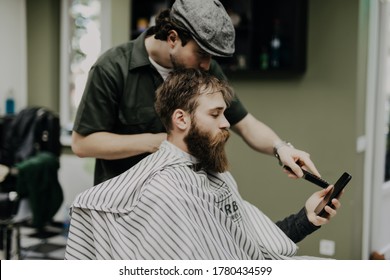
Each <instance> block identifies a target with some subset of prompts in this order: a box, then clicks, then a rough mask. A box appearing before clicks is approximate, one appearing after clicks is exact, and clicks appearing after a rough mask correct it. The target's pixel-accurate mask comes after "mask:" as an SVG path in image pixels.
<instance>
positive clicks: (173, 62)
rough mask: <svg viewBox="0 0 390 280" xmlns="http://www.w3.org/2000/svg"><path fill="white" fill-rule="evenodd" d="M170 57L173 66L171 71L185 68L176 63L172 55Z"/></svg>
mask: <svg viewBox="0 0 390 280" xmlns="http://www.w3.org/2000/svg"><path fill="white" fill-rule="evenodd" d="M170 56H171V62H172V65H173V69H175V70H176V69H184V68H185V66H184V65H183V64H182V63H180V62H178V61H177V59H176V57H175V56H174V55H172V54H171V55H170Z"/></svg>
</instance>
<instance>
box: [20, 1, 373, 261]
mask: <svg viewBox="0 0 390 280" xmlns="http://www.w3.org/2000/svg"><path fill="white" fill-rule="evenodd" d="M367 1H369V0H360V1H358V0H344V1H338V0H327V1H323V0H310V1H309V21H308V22H309V29H308V35H309V38H308V67H307V72H306V73H305V74H304V75H303V76H302V77H300V78H295V79H289V80H272V81H271V80H264V79H263V80H260V79H259V80H256V79H245V80H240V79H232V80H231V83H232V85H233V86H234V87H235V89H236V92H237V93H238V94H239V96H240V98H241V100H242V101H243V103H244V104H245V105H246V107H247V109H248V110H249V111H250V112H251V113H252V114H253V115H255V116H256V117H257V118H259V119H260V120H262V121H264V122H265V123H266V124H268V125H269V126H271V127H272V128H273V129H274V130H275V131H276V132H277V133H278V134H279V135H280V136H281V138H283V139H286V140H288V141H291V142H292V143H293V144H294V145H295V146H296V147H297V148H301V149H303V150H305V151H307V152H309V153H310V154H311V157H312V159H313V161H314V162H315V163H316V166H317V168H318V169H319V171H320V173H321V174H322V176H323V177H324V178H325V179H327V180H328V181H336V180H337V178H338V177H339V176H340V175H341V174H342V173H343V172H344V171H348V172H350V173H351V174H352V175H353V179H352V181H351V183H350V185H349V186H348V189H347V191H346V193H345V194H344V196H343V198H342V203H343V204H342V209H341V210H340V211H339V213H338V215H337V217H335V218H334V219H333V220H332V221H331V223H330V224H328V225H326V226H323V227H322V229H320V230H319V231H317V232H316V233H314V234H312V235H311V236H309V237H307V238H306V239H305V240H304V241H302V242H301V243H299V244H298V245H299V247H300V251H299V253H300V254H304V255H315V256H320V255H319V241H320V239H329V240H334V241H335V242H336V254H335V255H334V256H333V257H334V258H336V259H359V258H361V232H362V229H361V228H362V218H361V217H362V215H361V213H362V209H361V208H362V206H361V201H362V197H361V196H362V192H363V191H362V176H361V175H359V174H362V167H363V156H362V155H359V154H357V153H356V149H355V146H356V144H355V143H356V137H357V135H359V133H362V131H364V126H363V123H364V86H365V85H364V78H365V72H364V70H361V69H365V68H364V67H365V65H364V60H365V56H366V49H365V48H364V47H362V45H359V43H360V44H363V45H364V44H365V40H364V39H365V38H364V34H365V32H366V29H367V21H366V16H367V15H366V13H365V10H364V9H362V8H361V7H363V6H364V5H362V3H367ZM59 2H60V1H55V0H27V20H28V22H27V24H28V65H29V66H28V90H29V98H28V102H29V105H32V104H34V105H45V106H48V107H50V108H53V109H54V110H58V108H59V104H58V102H59V96H58V93H59V18H60V17H59V8H60V4H59ZM112 2H113V6H112V23H113V26H112V30H113V33H112V41H113V45H116V44H118V43H121V42H123V41H125V40H126V39H127V37H128V33H127V32H128V30H126V28H127V26H128V23H129V13H128V12H127V11H129V0H114V1H112ZM362 36H363V37H362ZM362 38H363V39H362ZM358 58H359V59H358ZM228 154H229V157H230V161H231V170H232V172H233V174H234V176H235V178H236V180H237V181H238V184H239V187H240V190H241V194H242V196H243V197H244V198H246V199H247V200H249V201H250V202H252V203H253V204H255V205H257V206H258V207H259V208H260V209H261V210H263V212H265V213H266V214H267V215H269V216H270V217H271V218H272V219H273V220H277V219H280V218H283V217H285V216H286V215H287V214H291V213H293V212H295V211H298V210H299V209H300V208H301V207H302V206H303V205H304V202H305V200H306V198H307V197H308V196H310V195H311V194H312V193H313V192H314V191H316V190H317V189H316V187H314V186H313V185H311V184H309V183H307V182H305V181H303V180H291V179H288V178H287V177H286V176H285V175H284V173H282V171H281V169H280V168H279V166H278V164H277V162H276V160H275V159H274V158H272V157H269V156H263V155H260V154H258V153H255V152H253V151H252V150H251V149H250V148H249V147H247V146H246V145H245V144H244V143H243V141H241V139H239V138H238V137H237V136H235V135H233V136H232V138H231V141H230V143H229V144H228Z"/></svg>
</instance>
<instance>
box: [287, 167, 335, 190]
mask: <svg viewBox="0 0 390 280" xmlns="http://www.w3.org/2000/svg"><path fill="white" fill-rule="evenodd" d="M283 168H284V169H286V170H287V171H289V172H291V173H293V174H295V173H294V172H293V171H292V169H291V168H290V167H289V166H287V165H285V166H283ZM302 172H303V178H304V179H305V180H307V181H309V182H311V183H313V184H315V185H317V186H320V187H321V188H323V189H325V188H327V187H328V186H329V185H330V183H328V182H327V181H325V180H324V179H322V178H320V177H318V176H316V175H314V174H312V173H310V172H309V171H306V170H304V169H302Z"/></svg>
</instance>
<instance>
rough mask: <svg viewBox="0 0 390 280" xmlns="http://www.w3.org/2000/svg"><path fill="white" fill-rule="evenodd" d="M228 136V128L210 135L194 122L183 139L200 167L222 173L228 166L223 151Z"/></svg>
mask: <svg viewBox="0 0 390 280" xmlns="http://www.w3.org/2000/svg"><path fill="white" fill-rule="evenodd" d="M229 136H230V134H229V131H228V130H222V131H221V132H220V133H218V134H217V135H216V136H215V137H211V135H210V133H207V132H203V131H201V130H200V129H199V128H198V127H197V126H196V124H195V123H194V124H193V126H192V127H191V129H190V131H189V132H188V135H187V136H186V137H185V138H184V141H185V142H186V144H187V148H188V151H189V152H190V154H191V155H193V156H194V157H196V158H197V159H198V160H199V165H200V168H203V169H205V170H206V171H214V172H221V173H222V172H225V171H226V170H227V169H228V166H229V164H228V160H227V156H226V152H225V143H226V142H227V140H228V139H229Z"/></svg>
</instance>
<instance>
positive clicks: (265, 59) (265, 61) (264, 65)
mask: <svg viewBox="0 0 390 280" xmlns="http://www.w3.org/2000/svg"><path fill="white" fill-rule="evenodd" d="M268 66H269V55H268V51H267V48H266V47H265V46H263V47H262V48H261V53H260V69H261V70H267V69H268Z"/></svg>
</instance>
